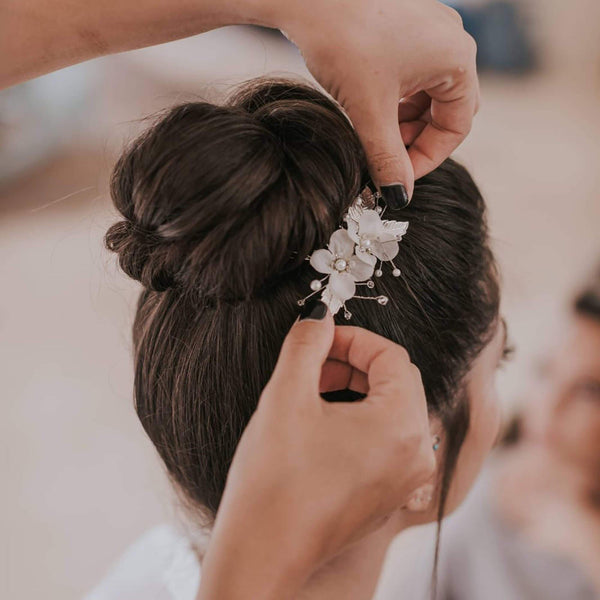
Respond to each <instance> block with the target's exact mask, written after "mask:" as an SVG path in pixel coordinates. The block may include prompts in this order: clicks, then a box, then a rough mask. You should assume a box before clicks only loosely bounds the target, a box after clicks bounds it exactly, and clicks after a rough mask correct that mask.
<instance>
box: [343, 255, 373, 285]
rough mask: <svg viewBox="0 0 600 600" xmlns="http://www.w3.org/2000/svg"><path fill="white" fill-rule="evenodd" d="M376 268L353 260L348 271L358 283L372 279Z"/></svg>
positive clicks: (358, 260) (355, 259) (356, 259)
mask: <svg viewBox="0 0 600 600" xmlns="http://www.w3.org/2000/svg"><path fill="white" fill-rule="evenodd" d="M374 267H375V265H374V264H371V265H370V264H367V263H366V262H364V261H362V260H360V259H359V258H353V259H352V260H351V261H350V267H349V268H348V271H349V272H350V275H352V277H354V279H355V280H356V281H366V280H367V279H370V278H371V277H372V275H373V270H374Z"/></svg>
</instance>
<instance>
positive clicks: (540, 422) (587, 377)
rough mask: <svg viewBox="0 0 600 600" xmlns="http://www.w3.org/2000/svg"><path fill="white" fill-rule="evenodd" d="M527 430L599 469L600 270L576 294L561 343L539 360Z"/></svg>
mask: <svg viewBox="0 0 600 600" xmlns="http://www.w3.org/2000/svg"><path fill="white" fill-rule="evenodd" d="M538 375H539V377H537V379H536V384H535V386H534V388H533V389H532V390H531V393H530V398H529V400H530V401H529V402H528V404H527V407H526V410H525V414H524V419H523V421H524V423H523V425H524V429H525V435H526V436H527V438H528V439H529V440H531V441H535V442H538V443H541V444H544V445H546V446H547V447H548V448H550V449H551V450H552V451H553V452H556V453H558V455H560V456H561V457H562V458H563V459H566V460H567V461H569V462H572V463H574V464H577V465H579V466H580V467H582V468H591V469H593V470H595V471H597V470H598V469H600V272H598V273H596V275H595V276H594V277H592V279H591V280H590V281H589V282H588V285H587V286H586V287H585V288H584V290H583V291H582V292H581V293H580V294H579V295H578V296H577V297H576V298H575V301H574V302H573V306H572V309H571V311H570V314H569V317H568V319H566V320H565V322H564V325H563V328H562V336H561V339H560V343H558V344H554V345H552V346H551V351H550V352H549V353H548V354H547V356H545V357H544V359H543V360H542V361H541V362H540V364H539V366H538Z"/></svg>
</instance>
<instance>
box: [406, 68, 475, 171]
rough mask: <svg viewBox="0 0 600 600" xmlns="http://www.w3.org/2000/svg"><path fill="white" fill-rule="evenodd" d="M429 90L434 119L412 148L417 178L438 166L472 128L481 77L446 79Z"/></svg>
mask: <svg viewBox="0 0 600 600" xmlns="http://www.w3.org/2000/svg"><path fill="white" fill-rule="evenodd" d="M427 93H428V94H429V95H430V96H431V122H430V123H429V125H428V126H427V127H425V128H424V129H423V132H422V133H421V135H419V136H418V137H417V138H416V139H415V140H414V141H413V143H412V145H411V147H410V149H409V151H408V154H409V156H410V159H411V161H412V165H413V169H414V174H415V178H416V179H418V178H419V177H422V176H423V175H426V174H427V173H429V172H430V171H432V170H433V169H435V168H436V167H438V166H439V165H440V164H441V163H442V162H443V161H444V160H445V159H446V158H448V156H450V154H451V153H452V152H453V151H454V150H455V149H456V148H457V147H458V145H459V144H460V143H461V142H462V141H463V140H464V139H465V137H466V136H467V135H468V133H469V131H470V130H471V125H472V122H473V116H474V114H475V111H476V107H477V102H478V100H477V94H478V87H477V77H476V75H474V76H472V77H470V78H468V79H467V80H466V81H463V82H454V83H453V84H452V85H448V84H446V83H444V84H441V85H438V86H436V87H434V88H432V89H430V90H427Z"/></svg>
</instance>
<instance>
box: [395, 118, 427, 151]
mask: <svg viewBox="0 0 600 600" xmlns="http://www.w3.org/2000/svg"><path fill="white" fill-rule="evenodd" d="M426 126H427V122H426V121H410V122H409V123H400V133H401V134H402V139H403V140H404V143H405V144H406V145H407V146H408V147H410V146H411V144H412V143H413V142H414V141H415V140H416V139H417V138H418V137H419V136H420V135H421V133H422V132H423V129H425V127H426Z"/></svg>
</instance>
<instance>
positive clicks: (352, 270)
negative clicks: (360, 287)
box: [310, 229, 374, 314]
mask: <svg viewBox="0 0 600 600" xmlns="http://www.w3.org/2000/svg"><path fill="white" fill-rule="evenodd" d="M327 248H328V249H327V250H325V249H323V250H316V251H315V252H313V254H312V256H311V257H310V264H311V266H312V267H313V268H314V269H315V270H316V271H319V273H324V274H327V275H329V282H328V284H327V286H326V288H325V289H324V291H323V295H322V299H323V302H325V304H327V305H328V306H329V310H330V311H331V313H332V314H335V313H337V311H338V310H339V309H340V308H341V307H342V305H343V304H344V302H346V300H349V299H350V298H352V296H354V294H355V293H356V282H357V281H358V282H361V281H366V280H368V279H369V278H370V277H371V276H372V275H373V268H374V267H373V264H370V263H368V262H366V261H364V260H361V259H360V258H358V257H357V256H356V254H355V248H356V244H355V242H354V240H353V239H352V238H351V237H350V235H349V233H348V231H347V230H346V229H338V230H337V231H335V232H334V233H333V234H332V235H331V238H330V239H329V244H328V245H327Z"/></svg>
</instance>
